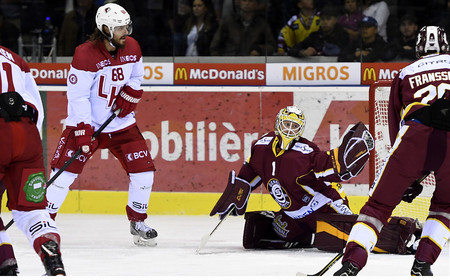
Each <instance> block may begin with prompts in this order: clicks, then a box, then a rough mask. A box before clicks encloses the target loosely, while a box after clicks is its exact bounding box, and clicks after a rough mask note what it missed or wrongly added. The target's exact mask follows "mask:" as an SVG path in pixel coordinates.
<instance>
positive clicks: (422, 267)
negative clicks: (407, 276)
mask: <svg viewBox="0 0 450 280" xmlns="http://www.w3.org/2000/svg"><path fill="white" fill-rule="evenodd" d="M430 266H431V265H430V264H429V263H427V262H422V261H419V260H416V259H414V263H413V266H412V268H411V276H433V272H431V268H430Z"/></svg>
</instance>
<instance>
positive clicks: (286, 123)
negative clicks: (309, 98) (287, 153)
mask: <svg viewBox="0 0 450 280" xmlns="http://www.w3.org/2000/svg"><path fill="white" fill-rule="evenodd" d="M305 124H306V120H305V115H303V112H302V110H300V109H299V108H297V107H296V106H287V107H286V108H283V109H281V110H280V112H279V113H278V115H277V119H276V120H275V133H276V134H277V135H279V136H280V137H281V148H282V149H283V150H287V149H289V147H290V145H291V143H292V141H293V140H299V139H300V136H302V134H303V130H304V129H305Z"/></svg>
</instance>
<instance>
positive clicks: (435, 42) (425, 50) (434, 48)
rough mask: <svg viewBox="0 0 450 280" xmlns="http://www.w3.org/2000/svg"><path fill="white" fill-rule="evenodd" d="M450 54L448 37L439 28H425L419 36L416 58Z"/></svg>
mask: <svg viewBox="0 0 450 280" xmlns="http://www.w3.org/2000/svg"><path fill="white" fill-rule="evenodd" d="M448 52H449V46H448V41H447V35H446V34H445V30H444V29H443V28H442V27H439V26H424V27H422V29H420V31H419V34H417V41H416V57H417V58H420V57H422V56H424V55H426V54H433V53H437V54H443V53H448Z"/></svg>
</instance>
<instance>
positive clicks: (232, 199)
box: [209, 170, 251, 217]
mask: <svg viewBox="0 0 450 280" xmlns="http://www.w3.org/2000/svg"><path fill="white" fill-rule="evenodd" d="M250 192H251V187H250V184H249V183H248V182H247V181H245V180H243V179H241V178H239V177H238V178H236V174H235V172H234V170H231V171H230V176H229V177H228V185H227V187H226V189H225V191H224V192H223V194H222V196H221V197H220V198H219V200H218V201H217V203H216V205H215V206H214V208H213V209H212V210H211V213H210V214H209V215H210V216H214V215H215V214H219V215H220V216H221V217H222V216H224V215H225V214H226V213H228V211H233V212H232V213H231V214H232V215H235V216H236V215H243V214H244V213H245V210H246V209H247V202H248V198H249V197H250Z"/></svg>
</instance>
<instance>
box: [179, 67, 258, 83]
mask: <svg viewBox="0 0 450 280" xmlns="http://www.w3.org/2000/svg"><path fill="white" fill-rule="evenodd" d="M173 77H174V84H175V85H246V86H263V85H266V65H265V64H264V63H260V64H256V63H253V64H251V63H240V64H238V63H201V64H200V63H174V68H173Z"/></svg>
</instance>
